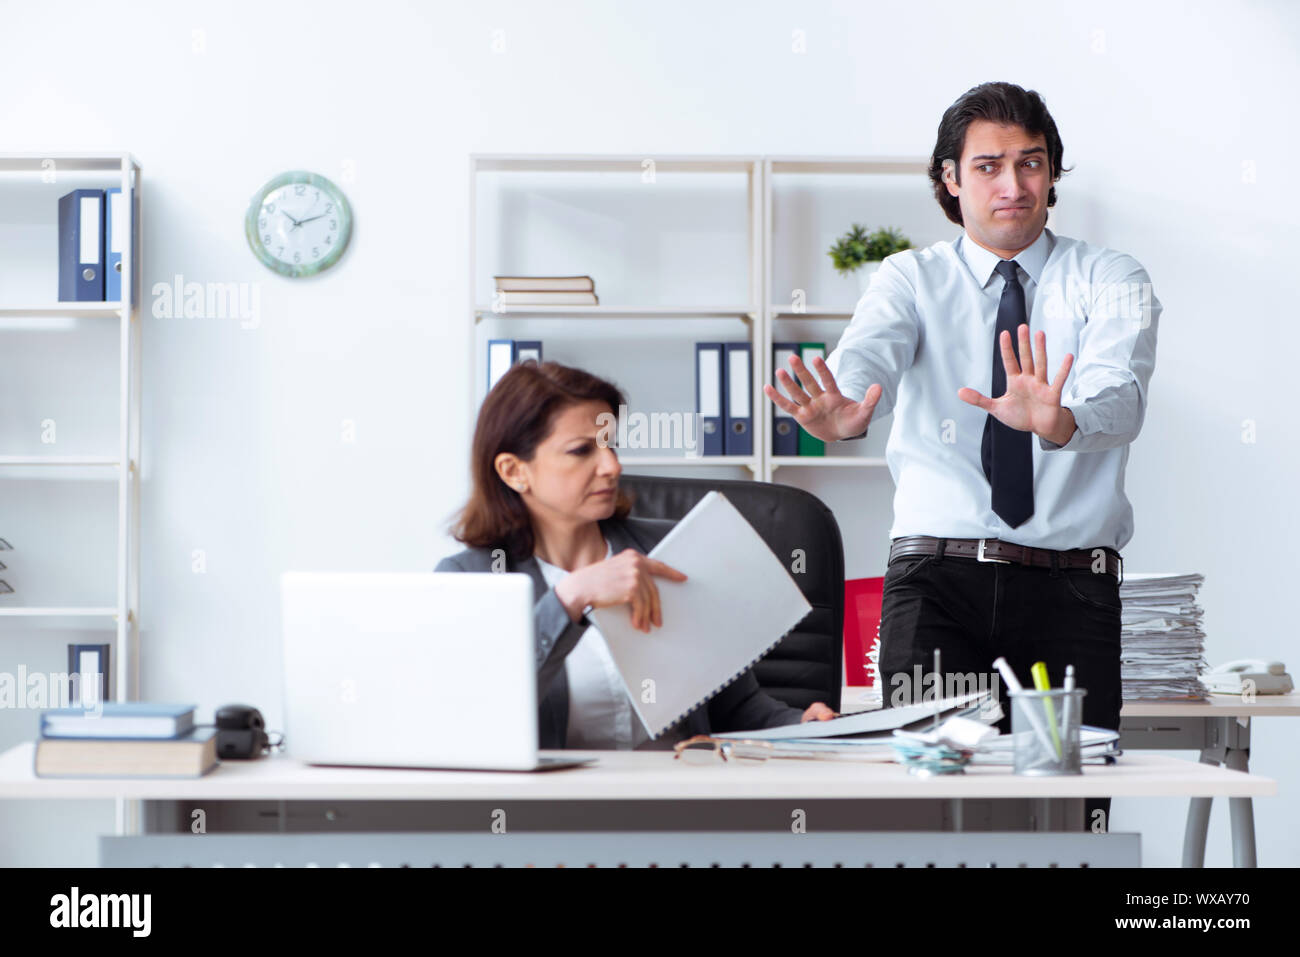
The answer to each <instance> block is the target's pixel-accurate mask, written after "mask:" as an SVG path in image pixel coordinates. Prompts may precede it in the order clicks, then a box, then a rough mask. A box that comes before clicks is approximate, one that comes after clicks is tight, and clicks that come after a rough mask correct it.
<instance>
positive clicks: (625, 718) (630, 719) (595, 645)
mask: <svg viewBox="0 0 1300 957" xmlns="http://www.w3.org/2000/svg"><path fill="white" fill-rule="evenodd" d="M613 554H614V547H613V546H612V545H609V544H608V543H607V544H606V552H605V557H606V558H610V557H612V556H613ZM534 557H536V556H534ZM537 566H538V567H539V568H540V569H541V570H542V578H543V579H544V580H545V581H546V584H547V587H549V588H554V587H555V586H556V585H557V584H559V582H560V580H561V579H563V578H564V576H566V575H568V574H569V573H568V572H567V571H565V570H564V569H563V568H560V567H559V566H558V565H552V564H551V563H550V562H544V561H542V560H541V559H540V558H538V559H537ZM564 670H565V674H566V675H567V676H568V680H569V727H568V731H567V732H566V733H565V738H564V746H565V747H566V748H588V749H597V750H606V751H609V750H616V751H630V750H632V749H633V748H635V747H636V746H637V745H639V744H642V743H643V742H645V741H648V740H650V736H649V735H648V734H646V731H645V728H644V727H643V726H642V724H641V719H640V718H638V717H637V716H636V713H635V712H634V711H633V710H632V702H631V701H629V700H628V697H627V689H626V688H625V687H624V686H623V679H622V677H621V676H620V675H619V673H618V666H617V665H616V664H614V656H613V655H611V654H610V653H609V645H607V644H606V643H605V636H604V635H602V634H601V633H600V630H599V629H598V628H597V627H596V626H595V625H592V626H591V627H590V628H588V629H587V630H586V631H585V632H583V633H582V637H581V638H579V639H578V643H577V645H575V646H574V648H573V650H572V651H570V652H569V654H568V657H566V658H565V659H564Z"/></svg>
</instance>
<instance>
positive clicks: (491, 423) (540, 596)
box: [435, 361, 835, 750]
mask: <svg viewBox="0 0 1300 957" xmlns="http://www.w3.org/2000/svg"><path fill="white" fill-rule="evenodd" d="M624 405H625V400H624V398H623V396H622V394H621V393H620V392H619V390H618V389H617V388H616V387H615V386H614V385H612V384H610V383H609V382H606V381H604V380H603V379H599V378H597V377H596V376H593V375H591V374H589V373H587V372H584V371H582V370H581V369H574V368H570V367H568V366H562V365H559V364H558V363H554V362H546V363H542V364H541V365H538V364H537V363H536V362H531V361H530V362H524V363H521V364H519V365H516V366H514V367H513V368H512V369H511V370H510V371H509V372H507V373H506V374H505V375H503V376H502V377H501V379H500V381H498V382H497V384H496V386H495V387H494V388H493V389H492V391H491V392H489V393H488V396H487V398H486V399H485V400H484V402H483V406H482V408H481V409H480V410H479V415H478V424H477V426H476V428H475V430H474V444H473V449H472V452H471V462H470V470H471V477H472V483H473V488H472V491H471V494H470V500H469V503H468V504H467V505H466V506H465V508H464V510H463V511H462V512H461V514H460V517H459V519H458V521H457V522H456V524H455V525H454V526H453V528H452V534H453V535H454V536H455V538H456V540H457V541H459V542H461V543H463V544H465V545H467V546H469V547H468V548H466V549H465V550H464V551H462V552H459V553H457V554H455V555H451V556H449V557H447V558H444V559H443V560H442V561H441V562H439V563H438V567H437V568H436V569H435V570H436V571H440V572H489V571H495V572H523V573H525V574H527V575H529V576H531V578H532V580H533V589H534V594H535V595H536V599H537V603H536V607H535V625H536V627H535V634H536V642H537V672H538V674H537V682H538V695H539V701H540V704H541V707H540V715H539V738H540V740H539V746H540V747H542V748H586V749H624V750H626V749H630V748H642V747H645V748H670V747H672V745H673V744H674V743H675V742H676V741H678V740H680V739H681V738H686V737H689V736H691V735H692V734H707V733H709V732H711V731H715V732H721V731H743V730H747V729H752V728H768V727H775V726H777V725H783V724H795V723H797V722H799V721H809V720H813V719H820V720H825V719H826V718H831V717H834V716H835V713H834V712H833V711H832V710H831V709H830V708H828V707H827V706H826V705H825V704H823V703H821V702H817V703H816V704H813V705H812V706H811V707H809V708H808V710H807V711H800V710H799V709H798V708H792V707H790V706H788V705H785V704H783V703H781V702H780V701H777V700H776V699H775V698H772V697H770V696H769V695H767V694H765V693H764V692H763V691H762V690H760V689H759V687H758V682H757V681H756V680H755V678H754V675H753V673H752V672H750V671H746V672H745V673H744V674H743V675H741V676H740V677H739V678H737V679H736V680H735V681H733V682H732V683H731V684H729V685H728V686H727V687H726V688H724V689H723V690H722V691H720V692H718V694H716V695H714V697H713V698H711V699H710V700H709V701H708V702H706V703H705V704H703V705H701V706H700V707H699V708H697V709H696V710H695V711H693V712H692V713H691V714H689V715H687V716H686V717H685V718H683V719H682V720H681V721H680V722H678V723H677V724H675V725H673V726H672V727H671V728H669V729H668V730H667V731H665V732H664V733H663V734H661V735H660V736H659V737H658V738H656V739H653V740H652V739H650V738H649V736H648V735H647V734H646V732H645V729H644V728H643V727H642V725H641V722H640V720H639V719H638V718H637V716H636V714H635V713H634V712H633V709H632V703H631V701H630V700H629V699H628V696H627V692H626V690H625V688H624V686H623V682H622V679H621V678H620V677H619V673H618V669H617V667H616V666H615V664H614V659H613V657H612V656H611V655H610V652H609V649H608V647H607V645H606V644H605V639H604V638H603V637H602V636H601V634H600V632H599V630H597V628H596V627H595V625H594V624H592V622H591V620H590V619H588V618H587V617H586V614H585V612H586V610H587V609H588V608H603V607H606V606H610V605H619V604H627V605H628V606H629V611H630V613H631V616H632V623H633V625H634V626H635V627H636V628H638V629H640V630H641V631H645V632H647V633H648V632H649V631H650V629H651V628H652V627H662V625H663V615H662V612H661V610H660V603H659V589H658V587H657V586H656V584H655V578H656V577H659V578H664V579H667V580H668V581H674V582H680V581H685V580H686V576H685V575H683V574H682V573H681V572H679V571H677V570H676V569H673V568H670V567H668V566H667V565H665V564H663V563H662V562H658V561H655V560H654V559H652V558H647V557H646V553H647V552H649V551H650V550H651V549H653V548H654V546H655V545H656V544H657V543H658V542H659V540H660V539H661V538H663V536H664V535H666V534H667V533H668V531H669V529H671V528H672V527H673V524H674V523H672V522H669V521H663V520H659V519H642V518H631V517H629V515H628V512H629V510H630V509H631V501H630V499H629V498H628V497H627V494H626V493H625V492H622V491H620V490H619V487H618V479H619V475H620V474H621V473H622V467H621V466H620V465H619V462H618V455H617V453H616V452H615V450H614V449H613V448H612V447H610V445H609V444H608V443H607V441H604V440H605V439H606V437H607V436H608V434H609V432H610V428H609V426H608V424H607V423H608V422H609V418H608V416H609V415H613V416H617V415H618V411H619V408H620V407H622V406H624ZM606 414H607V415H606ZM602 415H604V416H605V417H604V418H601V417H602ZM682 666H683V667H690V662H689V661H684V662H683V663H682Z"/></svg>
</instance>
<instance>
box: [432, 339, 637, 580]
mask: <svg viewBox="0 0 1300 957" xmlns="http://www.w3.org/2000/svg"><path fill="white" fill-rule="evenodd" d="M591 401H596V402H603V403H604V404H605V405H608V406H609V410H610V412H611V413H612V414H613V415H615V416H617V415H619V412H620V407H621V406H624V405H626V399H624V398H623V393H622V392H620V391H619V390H618V387H617V386H615V385H613V384H612V383H609V382H606V381H605V380H604V379H601V378H598V377H596V376H594V375H592V374H591V373H589V372H584V371H583V370H582V369H574V368H571V367H570V366H563V365H560V364H559V363H558V362H543V363H541V364H540V365H539V364H538V363H537V362H536V361H535V360H528V361H526V362H521V363H519V364H518V365H516V366H514V367H512V368H511V369H510V371H509V372H507V373H506V374H505V375H503V376H502V377H501V378H500V380H498V382H497V384H496V385H495V386H494V387H493V388H492V391H490V392H489V393H488V394H487V398H486V399H484V400H483V405H482V407H481V408H480V409H479V410H478V424H477V425H475V427H474V442H473V446H472V447H471V451H470V481H471V483H472V488H471V490H470V497H469V502H468V503H467V504H466V505H465V507H464V509H462V510H461V513H460V516H459V517H458V518H457V519H456V521H455V523H454V524H453V526H452V529H451V533H452V535H453V536H454V537H455V539H456V540H457V541H458V542H462V543H464V544H465V545H468V546H470V547H471V548H497V547H502V548H505V550H506V552H507V553H508V554H509V556H510V558H511V559H512V560H514V561H519V560H522V559H525V558H527V557H528V556H530V555H532V553H533V525H532V519H531V518H530V516H529V514H528V506H527V505H525V504H524V500H523V499H522V498H521V497H520V495H519V493H518V492H516V491H515V490H514V489H512V488H511V487H510V486H509V485H507V484H506V483H505V482H503V481H502V480H501V476H499V475H497V470H496V465H495V464H494V463H495V462H496V457H497V456H498V455H500V454H501V453H502V452H513V453H514V454H515V455H517V456H519V458H521V459H523V460H524V461H525V462H531V461H532V459H533V455H534V454H535V453H536V452H537V446H538V445H540V444H541V443H542V441H544V440H545V439H546V437H547V436H549V435H550V434H551V431H552V429H553V428H554V423H555V416H556V415H557V414H558V413H560V412H562V411H563V410H564V409H566V408H568V407H569V406H573V405H578V404H579V403H582V402H591ZM614 498H615V503H614V515H613V517H614V518H620V519H621V518H626V517H627V513H628V512H629V511H630V510H631V508H632V500H631V498H630V497H629V496H628V493H627V492H625V491H624V490H623V489H621V488H620V489H619V490H618V492H617V493H616V494H615V496H614Z"/></svg>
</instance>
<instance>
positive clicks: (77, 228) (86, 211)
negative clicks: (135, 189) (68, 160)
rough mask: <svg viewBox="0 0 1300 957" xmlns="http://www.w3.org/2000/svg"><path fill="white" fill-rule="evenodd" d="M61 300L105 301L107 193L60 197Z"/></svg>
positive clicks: (95, 191)
mask: <svg viewBox="0 0 1300 957" xmlns="http://www.w3.org/2000/svg"><path fill="white" fill-rule="evenodd" d="M59 301H60V302H103V301H104V191H103V190H102V189H74V190H73V191H72V192H70V193H68V194H67V195H66V196H60V197H59Z"/></svg>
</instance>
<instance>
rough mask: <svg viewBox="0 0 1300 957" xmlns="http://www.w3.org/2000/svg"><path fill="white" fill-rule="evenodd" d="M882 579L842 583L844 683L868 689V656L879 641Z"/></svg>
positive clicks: (863, 579) (869, 681)
mask: <svg viewBox="0 0 1300 957" xmlns="http://www.w3.org/2000/svg"><path fill="white" fill-rule="evenodd" d="M884 590H885V579H884V578H883V577H881V578H849V579H846V580H845V582H844V683H845V684H846V685H852V686H857V687H863V686H865V687H868V688H869V687H871V684H872V676H871V672H870V671H868V669H867V655H868V653H869V652H870V651H871V650H872V649H873V648H875V647H876V643H877V642H878V641H879V640H880V602H881V597H882V596H883V595H884Z"/></svg>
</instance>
